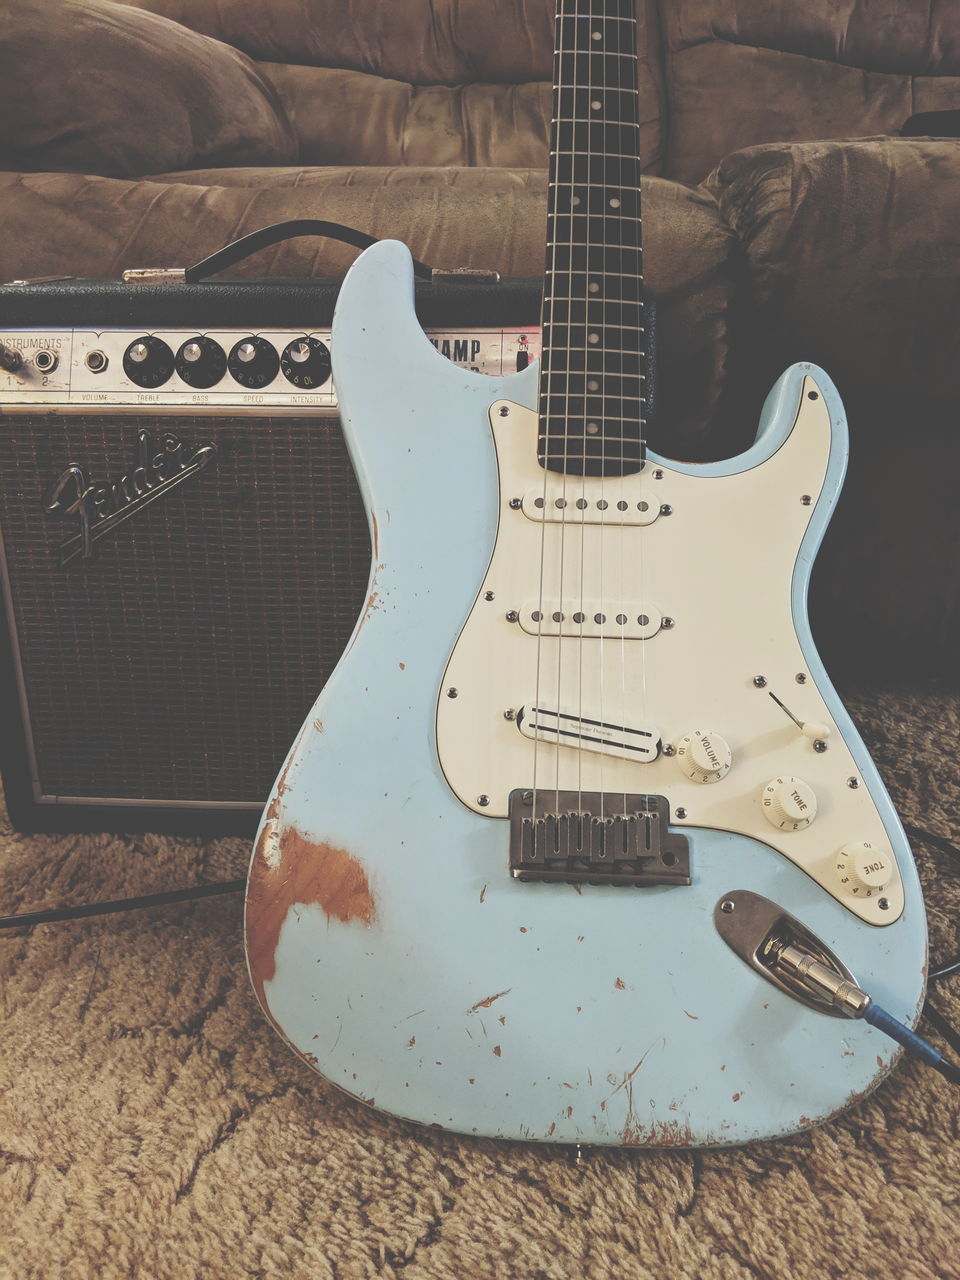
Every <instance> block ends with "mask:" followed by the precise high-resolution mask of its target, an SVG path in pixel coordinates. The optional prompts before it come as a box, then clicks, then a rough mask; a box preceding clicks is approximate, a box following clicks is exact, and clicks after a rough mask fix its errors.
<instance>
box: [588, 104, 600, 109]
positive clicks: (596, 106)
mask: <svg viewBox="0 0 960 1280" xmlns="http://www.w3.org/2000/svg"><path fill="white" fill-rule="evenodd" d="M590 109H591V111H599V110H600V103H599V102H591V103H590Z"/></svg>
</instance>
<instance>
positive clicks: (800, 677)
mask: <svg viewBox="0 0 960 1280" xmlns="http://www.w3.org/2000/svg"><path fill="white" fill-rule="evenodd" d="M795 679H796V681H797V684H806V683H807V677H806V676H805V675H804V673H803V672H802V671H798V672H797V674H796V677H795Z"/></svg>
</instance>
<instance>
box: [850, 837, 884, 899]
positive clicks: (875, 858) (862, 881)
mask: <svg viewBox="0 0 960 1280" xmlns="http://www.w3.org/2000/svg"><path fill="white" fill-rule="evenodd" d="M837 875H838V876H839V878H840V883H841V884H842V885H843V887H844V888H845V889H846V890H847V891H848V892H850V893H855V894H857V895H858V896H859V897H861V898H869V897H871V896H872V895H873V894H874V893H879V892H880V890H881V889H885V888H886V887H887V885H888V884H889V883H890V881H891V880H892V879H893V856H892V855H891V853H890V851H889V850H888V849H884V848H883V846H882V845H875V844H871V843H870V841H869V840H860V841H859V842H854V843H852V844H845V845H844V846H843V848H842V849H841V850H840V852H839V853H838V854H837Z"/></svg>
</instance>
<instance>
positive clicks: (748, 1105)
mask: <svg viewBox="0 0 960 1280" xmlns="http://www.w3.org/2000/svg"><path fill="white" fill-rule="evenodd" d="M412 299H413V282H412V273H411V267H410V258H409V254H408V253H407V251H406V249H405V248H404V247H403V246H402V245H399V244H397V243H396V242H392V241H388V242H383V243H381V244H378V245H376V246H374V247H373V248H371V249H369V250H367V252H366V253H364V254H363V255H362V257H361V258H360V259H359V260H358V262H357V263H356V265H355V266H354V268H353V269H352V271H351V272H350V274H349V276H348V277H347V280H346V282H345V284H344V287H343V291H342V294H341V299H340V303H339V306H338V311H337V316H336V318H335V322H334V338H333V357H334V369H335V377H336V380H337V386H338V390H339V393H340V396H341V402H342V403H343V405H344V406H345V430H346V433H347V438H348V442H349V445H350V448H351V452H352V455H353V458H354V463H355V466H356V468H357V472H358V476H359V479H360V483H361V488H362V490H363V493H364V497H365V499H366V502H367V507H368V511H370V513H371V526H373V524H374V521H375V522H376V546H377V553H376V560H375V564H374V567H373V572H372V577H371V583H370V591H369V598H368V605H367V608H366V610H365V612H364V615H363V617H362V618H361V620H360V621H359V622H358V626H357V630H356V632H355V633H354V637H353V640H352V642H351V645H350V647H349V649H348V651H347V654H346V655H345V657H344V659H343V660H342V661H341V663H340V665H339V667H338V668H337V670H336V672H335V673H334V675H333V677H332V678H331V680H330V682H329V684H328V685H327V687H326V689H325V690H324V692H323V694H322V695H321V697H320V699H319V700H318V702H317V704H316V706H315V707H314V709H313V710H312V711H311V713H310V716H309V717H308V719H307V721H306V724H305V726H304V729H303V731H302V733H301V735H300V737H299V739H298V741H297V743H296V744H295V746H294V748H293V750H292V752H291V755H290V757H289V759H288V761H287V764H286V765H285V767H284V771H283V773H282V775H281V778H280V780H279V781H278V784H277V787H276V788H275V791H274V794H273V796H272V798H271V801H270V804H269V805H268V808H267V811H266V813H265V816H264V823H263V826H262V828H261V832H260V835H259V837H258V841H257V845H256V848H255V852H254V857H253V863H252V868H251V877H250V887H249V892H248V900H247V943H248V960H249V964H250V969H251V977H252V979H253V982H254V985H255V988H256V989H257V991H258V995H259V996H260V999H261V1001H262V1003H263V1005H264V1008H265V1010H266V1011H267V1012H268V1014H269V1016H270V1018H271V1020H272V1021H273V1022H274V1024H275V1026H277V1028H278V1029H279V1030H280V1031H281V1033H282V1034H283V1035H284V1037H285V1038H286V1039H287V1040H288V1041H289V1042H290V1043H291V1044H292V1045H293V1046H294V1047H295V1048H296V1050H297V1052H299V1053H300V1054H301V1055H302V1056H303V1057H304V1058H306V1059H307V1060H308V1061H309V1062H310V1063H311V1064H312V1065H314V1066H315V1067H316V1068H317V1069H318V1070H319V1071H320V1072H321V1073H322V1074H323V1075H324V1076H325V1077H326V1078H327V1079H329V1080H331V1081H333V1082H334V1083H335V1084H337V1085H339V1086H340V1087H342V1088H343V1089H345V1090H346V1091H348V1092H349V1093H351V1094H353V1095H354V1096H356V1097H359V1098H361V1099H363V1100H364V1101H366V1102H369V1103H371V1104H372V1105H375V1106H376V1107H378V1108H380V1109H382V1110H385V1111H388V1112H391V1113H393V1114H395V1115H398V1116H404V1117H408V1118H411V1119H414V1120H417V1121H419V1122H421V1123H424V1124H434V1125H439V1126H441V1127H443V1128H449V1129H454V1130H457V1131H460V1132H465V1133H476V1134H482V1135H487V1136H498V1137H505V1138H516V1139H532V1140H541V1141H554V1142H581V1143H597V1144H601V1143H610V1144H636V1145H651V1146H670V1145H681V1146H691V1145H712V1144H727V1143H739V1142H745V1141H748V1140H750V1139H753V1138H759V1137H773V1136H777V1135H782V1134H786V1133H790V1132H793V1131H796V1130H798V1129H801V1128H805V1127H807V1126H809V1125H812V1124H815V1123H818V1122H819V1121H822V1120H823V1119H825V1118H826V1117H828V1116H830V1115H831V1114H833V1113H835V1112H837V1111H838V1110H840V1109H842V1108H843V1107H844V1106H845V1105H847V1104H848V1103H849V1102H851V1101H853V1100H855V1099H856V1098H858V1097H860V1096H861V1095H862V1094H863V1093H864V1092H866V1091H867V1090H869V1089H870V1088H872V1087H873V1086H874V1085H875V1084H876V1083H877V1082H878V1080H879V1079H881V1078H882V1077H883V1075H885V1074H886V1072H887V1071H888V1070H889V1069H890V1067H891V1065H892V1064H893V1062H894V1060H895V1057H896V1053H897V1050H896V1047H895V1046H894V1045H893V1044H892V1042H891V1041H889V1040H888V1039H887V1038H886V1037H884V1036H882V1035H880V1034H879V1033H877V1032H875V1031H874V1030H872V1029H871V1028H868V1027H866V1026H864V1025H863V1024H861V1023H852V1022H850V1023H847V1022H840V1021H838V1020H836V1019H832V1018H827V1017H824V1016H822V1015H818V1014H815V1013H812V1012H809V1011H807V1010H805V1009H803V1008H802V1007H801V1006H800V1005H798V1004H797V1003H795V1002H794V1001H792V1000H790V999H788V998H787V997H786V996H784V995H782V994H781V993H779V992H778V991H777V990H775V989H774V988H773V987H772V986H770V985H769V984H767V983H764V982H762V980H760V979H758V978H757V977H756V976H755V975H754V974H753V973H752V972H751V971H750V970H749V969H748V968H747V966H746V965H744V964H742V963H741V962H740V961H739V960H738V959H737V958H736V956H735V955H734V954H733V952H732V951H730V950H729V949H728V948H727V946H726V945H725V944H724V943H723V942H722V941H721V940H720V939H719V937H718V936H717V934H716V932H715V930H714V927H713V924H712V920H711V916H712V912H713V908H714V904H715V903H716V901H717V899H718V898H719V897H721V896H722V895H723V894H724V893H725V892H727V891H729V890H731V889H734V888H749V889H752V890H754V891H755V892H757V893H760V894H763V895H765V896H767V897H769V898H773V899H774V900H776V901H778V902H780V903H782V904H783V905H784V906H785V907H787V908H788V910H790V911H791V912H792V913H793V914H795V915H796V916H798V917H799V918H800V919H801V920H802V921H803V922H804V923H805V924H807V925H808V926H809V927H810V928H811V929H813V930H814V931H815V932H817V933H819V934H820V935H821V936H822V937H823V938H824V939H825V940H826V941H827V942H828V943H829V944H830V945H831V946H833V947H834V948H836V950H837V951H838V952H839V954H840V955H841V956H842V957H843V958H844V960H845V961H846V962H847V963H848V964H849V966H850V968H851V969H852V970H853V972H854V973H855V974H857V976H858V977H859V978H860V979H861V981H862V982H863V983H864V985H865V986H866V987H867V988H868V989H869V990H871V991H872V993H873V994H874V996H875V998H876V999H877V1000H878V1001H879V1003H881V1004H882V1005H884V1006H885V1007H886V1008H887V1009H889V1010H890V1011H891V1012H892V1013H893V1014H895V1015H896V1016H898V1017H900V1018H902V1019H904V1020H905V1021H907V1022H909V1023H911V1024H913V1023H915V1022H916V1019H917V1017H918V1009H919V1005H920V1002H921V1000H922V996H923V990H924V978H923V973H924V966H925V960H926V931H925V921H924V914H923V905H922V900H921V897H920V890H919V885H918V882H917V878H916V872H915V869H914V866H913V862H912V859H911V856H910V852H909V848H908V846H907V844H906V841H905V839H904V837H903V834H902V831H901V830H900V828H899V826H898V824H897V822H896V819H895V816H894V814H893V810H892V807H891V805H890V802H889V800H888V798H887V797H886V794H885V792H884V790H883V788H882V785H881V783H880V781H879V779H878V777H877V775H876V772H875V770H874V768H873V766H872V765H871V763H870V761H869V758H868V757H867V755H866V751H865V749H864V747H863V745H862V743H861V741H860V739H859V737H858V735H857V734H856V731H855V730H854V728H853V726H852V724H851V723H850V721H849V718H848V717H847V715H846V714H845V712H844V710H843V708H842V706H841V705H840V703H839V701H838V699H837V697H836V695H835V693H834V692H833V690H832V688H831V687H830V685H829V682H828V680H827V677H826V674H825V672H824V671H823V669H822V666H821V664H820V662H819V660H818V658H817V656H816V653H815V651H814V648H813V642H812V639H811V636H810V632H809V627H808V625H807V621H806V604H805V601H806V588H807V583H808V580H809V574H810V567H811V563H812V560H813V556H814V554H815V552H816V549H817V546H818V545H819V542H820V539H821V538H822V535H823V531H824V528H825V526H826V523H827V520H828V518H829V514H830V511H831V510H832V507H833V505H834V502H835V499H836V493H837V490H838V489H839V485H840V482H841V480H842V476H843V470H844V464H845V458H846V429H845V424H844V420H843V413H842V408H841V406H840V402H839V399H838V398H837V395H836V392H835V391H834V389H833V387H832V385H831V384H830V382H829V379H827V378H826V376H825V375H824V374H823V373H822V372H821V371H820V370H818V369H815V368H813V367H811V366H809V365H802V366H794V367H793V368H791V369H789V370H788V371H787V372H786V373H785V374H784V375H783V377H782V378H781V379H780V381H779V382H778V383H777V386H776V387H775V388H774V390H773V392H771V396H770V398H769V399H768V402H767V406H766V408H765V412H764V417H763V420H762V422H761V428H760V433H759V435H758V440H757V443H756V444H755V445H754V446H753V448H752V449H751V450H750V451H749V452H748V453H746V454H744V455H743V456H742V457H741V458H738V459H734V460H732V461H729V462H726V463H721V464H716V465H713V466H711V467H696V468H693V467H691V468H686V467H681V466H678V465H677V464H670V465H672V466H673V467H674V469H676V470H682V471H687V470H689V471H690V472H691V473H694V474H697V475H701V476H705V475H717V476H720V475H724V474H733V473H735V472H737V471H738V470H742V469H744V468H746V467H753V466H758V465H761V464H762V463H763V461H764V459H765V458H767V457H769V456H770V455H771V454H772V453H774V452H775V451H776V450H777V448H778V447H779V446H780V444H782V442H783V440H784V439H785V438H786V436H787V435H788V434H789V432H790V430H791V427H792V425H793V423H794V420H795V418H796V415H797V407H798V399H799V393H800V387H801V385H802V381H803V378H804V377H805V376H807V375H809V376H811V377H814V378H815V379H816V381H817V383H818V385H819V386H820V387H821V389H822V391H823V393H824V395H825V397H826V399H827V403H828V405H829V407H830V412H831V418H832V420H833V423H834V438H833V443H832V446H831V453H830V463H829V466H828V471H827V480H826V485H825V488H824V491H823V493H822V495H821V496H820V498H819V499H818V502H817V506H816V509H815V511H814V514H813V519H812V520H811V523H810V526H809V528H808V531H807V535H806V537H805V539H804V542H803V546H802V549H801V554H800V557H799V559H798V561H797V564H796V568H795V572H794V579H793V608H794V617H795V623H796V629H797V633H798V636H799V639H800V642H801V646H802V649H803V653H804V657H805V659H806V661H807V665H808V669H809V670H810V672H811V674H812V675H813V677H814V678H815V679H816V681H817V683H818V685H819V687H820V690H821V693H822V694H823V696H824V698H825V699H826V701H827V705H828V707H829V709H830V712H831V715H832V716H833V718H834V720H835V721H836V723H837V725H838V726H839V728H840V730H841V732H842V733H843V736H844V738H845V739H846V741H847V744H848V746H849V747H850V748H851V750H852V751H853V753H854V756H855V758H856V760H857V763H858V765H859V767H860V769H861V773H862V776H863V778H864V782H865V784H866V786H867V787H868V788H869V790H870V792H871V794H872V795H873V797H874V800H875V802H876V804H877V806H878V808H879V809H880V810H881V812H882V814H883V816H884V819H885V821H886V822H887V824H888V833H889V836H890V839H891V841H892V843H893V845H894V850H895V853H896V856H897V859H898V862H899V865H900V870H901V874H902V877H903V882H904V893H905V909H904V912H903V915H902V916H901V918H900V919H899V920H898V921H897V922H896V923H895V924H892V925H890V926H887V927H886V928H882V929H881V928H875V927H872V926H870V925H868V924H865V923H863V922H862V921H860V920H858V919H857V918H856V917H855V916H854V915H853V914H852V913H851V912H849V911H847V910H846V909H845V908H844V907H843V906H842V905H840V904H839V903H838V902H837V901H836V900H835V899H833V898H832V897H830V896H828V895H827V894H826V893H825V892H824V891H823V890H822V889H820V888H819V887H818V886H817V885H816V884H815V883H814V882H813V881H812V880H811V879H810V878H809V877H807V876H806V875H805V874H804V873H803V872H802V871H800V870H799V869H798V868H797V867H795V866H794V865H792V864H791V863H789V862H787V861H786V860H785V859H784V858H783V857H781V856H779V855H777V854H775V853H774V852H773V851H772V850H771V849H770V848H769V847H768V846H767V845H765V844H763V843H761V842H759V841H757V840H753V839H749V838H747V837H744V836H737V835H731V834H728V833H726V832H722V831H708V830H706V829H700V828H697V829H688V830H687V834H688V835H689V837H690V843H691V851H692V865H693V879H694V883H693V884H692V885H691V886H690V887H683V888H674V887H663V886H659V887H655V888H650V889H640V890H637V889H618V888H611V887H594V886H589V885H585V886H583V887H582V889H581V890H579V891H578V890H577V889H575V888H573V887H571V886H567V885H536V884H533V885H530V884H526V885H525V884H520V883H518V882H516V881H513V880H512V879H511V878H510V876H509V874H508V871H507V824H506V822H505V821H504V820H503V819H490V818H485V817H483V816H481V815H479V814H477V813H474V812H471V811H470V810H468V809H467V808H466V807H465V806H464V805H463V804H461V803H460V802H459V801H458V800H457V799H456V798H455V797H454V795H453V794H452V792H451V791H450V790H449V788H448V787H447V785H446V783H445V781H444V778H443V775H442V773H441V771H440V767H439V763H438V759H437V752H436V740H435V714H436V705H437V696H438V691H439V688H440V681H441V679H442V676H443V672H444V669H445V667H446V663H447V661H448V659H449V656H450V652H451V650H452V647H453V644H454V641H455V640H456V637H457V634H458V631H459V629H460V627H461V626H462V625H463V621H464V619H465V618H466V617H467V615H468V613H469V611H470V609H471V607H472V605H473V603H474V599H475V596H476V592H477V589H478V586H479V584H480V583H481V582H482V580H483V576H484V573H485V571H486V569H487V565H488V562H489V559H490V555H491V552H492V549H493V545H494V541H495V537H496V530H497V512H498V502H499V489H498V479H497V472H496V463H495V457H494V449H493V444H492V438H491V433H490V430H489V424H488V417H487V415H488V411H489V406H490V404H491V403H492V402H493V401H494V400H496V399H508V400H511V401H513V402H515V403H519V404H525V405H528V406H533V405H534V404H535V401H536V393H537V369H536V367H535V366H531V367H530V368H528V369H527V370H525V371H524V372H523V373H521V374H518V375H516V376H514V377H510V378H496V379H494V378H489V377H483V376H478V375H471V374H469V373H466V372H464V371H463V370H459V369H457V368H456V367H455V366H454V365H452V364H450V363H449V362H448V361H446V360H445V359H444V358H443V357H442V356H440V355H438V354H437V352H436V351H435V350H434V348H433V347H432V346H431V345H430V343H429V342H428V341H427V340H426V338H424V337H423V336H422V334H421V332H420V329H419V326H418V325H417V323H416V320H415V317H414V311H413V301H412ZM525 781H526V780H525V779H518V780H517V782H518V785H523V784H524V782H525Z"/></svg>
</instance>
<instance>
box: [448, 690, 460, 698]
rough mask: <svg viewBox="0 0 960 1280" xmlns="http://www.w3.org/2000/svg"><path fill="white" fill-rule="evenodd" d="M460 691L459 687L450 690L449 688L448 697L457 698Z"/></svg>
mask: <svg viewBox="0 0 960 1280" xmlns="http://www.w3.org/2000/svg"><path fill="white" fill-rule="evenodd" d="M459 692H460V690H459V689H448V690H447V697H448V698H455V697H456V696H457V694H458V693H459Z"/></svg>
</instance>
